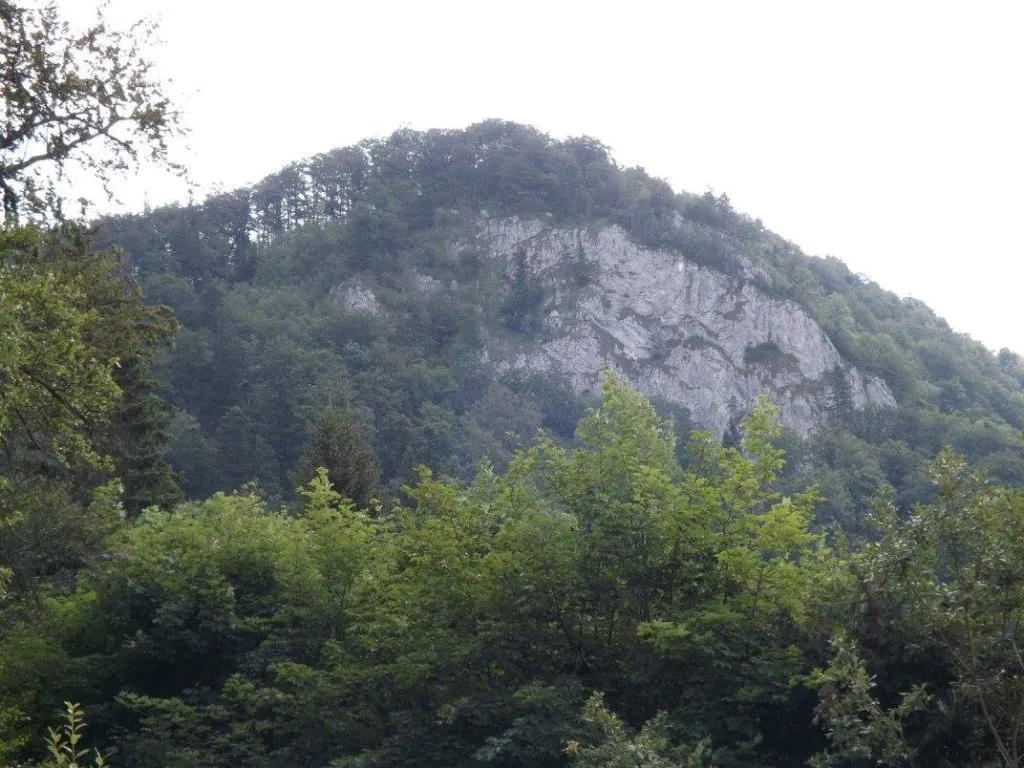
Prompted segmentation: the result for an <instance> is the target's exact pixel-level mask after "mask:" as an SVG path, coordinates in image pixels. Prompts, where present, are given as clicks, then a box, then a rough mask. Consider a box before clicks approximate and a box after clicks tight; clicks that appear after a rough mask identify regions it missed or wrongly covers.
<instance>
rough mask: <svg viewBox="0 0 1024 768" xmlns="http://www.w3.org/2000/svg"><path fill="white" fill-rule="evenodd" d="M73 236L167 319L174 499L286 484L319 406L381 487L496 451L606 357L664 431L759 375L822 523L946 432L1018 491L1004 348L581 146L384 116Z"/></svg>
mask: <svg viewBox="0 0 1024 768" xmlns="http://www.w3.org/2000/svg"><path fill="white" fill-rule="evenodd" d="M99 237H100V240H101V243H104V242H109V243H116V244H118V245H120V246H121V247H122V248H124V250H125V251H126V253H127V255H128V258H129V260H130V263H131V264H132V265H133V267H134V268H135V269H136V270H137V271H138V274H139V276H140V278H141V280H142V282H143V284H144V286H145V290H146V293H147V296H148V297H149V298H150V300H153V301H158V302H163V303H167V304H169V305H170V306H172V307H173V308H174V309H175V311H176V313H177V314H178V317H179V318H180V319H181V321H182V323H183V325H184V329H183V330H182V332H181V333H180V334H179V338H178V345H177V348H176V350H175V351H174V353H173V354H171V355H170V356H169V357H168V358H167V359H166V360H165V361H163V363H162V365H161V366H160V368H159V370H158V373H159V374H160V375H161V377H162V378H163V380H164V381H165V382H166V397H167V399H168V400H169V401H170V402H171V404H172V405H173V406H175V407H176V408H177V409H178V411H177V416H176V419H175V422H174V425H173V434H174V445H173V446H172V458H173V459H174V460H175V462H176V465H177V467H178V469H179V470H180V471H182V472H183V473H184V475H185V480H186V489H187V490H188V492H189V493H191V494H193V495H197V496H198V495H203V494H206V493H208V492H210V491H212V490H214V489H218V488H230V487H234V486H237V485H239V484H241V483H243V482H246V481H248V480H252V479H257V480H258V481H259V482H260V483H261V485H262V486H263V487H264V489H265V490H266V491H267V492H268V493H269V494H271V495H272V496H278V495H287V493H288V490H289V489H290V488H291V487H293V486H294V484H295V482H296V481H297V480H298V479H300V478H298V477H297V476H296V474H295V470H296V468H297V467H298V466H300V464H301V462H300V459H301V456H302V453H303V451H304V449H305V446H306V445H307V444H308V430H309V428H310V425H312V424H315V423H316V422H317V421H318V419H319V417H320V415H321V414H322V413H323V412H324V411H325V410H326V409H329V408H333V407H342V408H344V409H345V411H346V413H347V414H348V415H349V417H350V418H351V419H352V420H353V421H354V422H356V423H357V424H358V425H359V427H360V429H361V431H362V434H364V435H365V437H366V440H367V441H368V442H369V443H370V444H371V445H372V446H373V449H374V450H375V452H376V455H377V457H378V459H379V463H380V468H381V471H382V476H383V478H384V480H385V481H386V482H390V483H397V482H400V481H401V480H403V479H404V478H407V477H409V472H410V470H411V468H412V467H413V466H414V465H416V464H419V463H422V464H426V465H428V466H431V467H433V468H434V469H436V470H439V471H442V472H447V473H450V474H455V475H466V474H468V473H469V472H471V471H472V468H473V467H474V466H475V465H476V463H477V462H478V461H479V460H480V459H481V458H482V457H490V458H491V459H492V460H493V461H495V462H497V463H499V464H501V463H502V462H503V461H505V460H506V459H507V458H508V456H509V455H510V453H511V451H513V450H514V449H515V448H516V447H517V446H518V445H521V444H522V443H523V441H524V440H529V439H530V437H531V436H532V434H533V433H534V432H535V430H536V429H537V428H538V427H542V428H545V429H547V430H549V431H551V432H552V433H554V434H555V435H556V436H558V437H560V438H562V439H569V438H571V432H572V425H574V424H575V422H576V420H577V419H578V417H579V415H580V414H581V413H582V409H583V407H584V405H585V403H586V402H587V393H588V391H590V390H592V389H593V386H594V384H595V382H596V379H597V377H598V375H599V372H600V370H601V369H602V367H603V366H605V365H608V366H611V367H612V368H614V369H616V370H618V371H619V372H621V373H622V374H623V375H625V376H626V377H627V378H629V380H630V381H632V382H633V383H634V384H635V385H636V386H638V387H639V388H640V389H642V390H643V391H645V392H647V393H649V394H651V395H654V396H655V400H656V402H658V403H659V404H660V407H662V409H663V411H665V412H666V413H669V414H670V415H673V416H674V417H675V418H676V422H677V428H678V429H679V431H680V432H685V431H687V430H688V429H690V428H691V426H693V425H696V426H699V427H703V428H707V429H710V430H711V431H712V432H714V433H716V434H718V435H723V436H724V437H725V438H726V439H727V440H729V439H730V438H731V432H732V431H733V430H734V427H735V424H736V423H737V421H738V419H739V418H742V416H743V415H744V414H745V413H746V411H747V410H748V409H749V407H750V404H751V403H752V401H753V398H754V397H755V396H756V395H757V394H758V393H759V392H761V391H765V392H767V393H768V394H769V395H770V396H771V397H773V398H774V399H775V400H777V401H778V402H779V403H780V405H782V407H783V416H784V420H785V422H786V424H787V425H788V426H789V427H790V428H791V431H792V435H793V437H792V439H791V440H789V443H788V448H789V452H790V457H791V460H790V464H789V472H790V474H791V477H792V478H793V480H794V482H796V481H800V482H804V481H806V480H808V479H810V480H815V481H817V482H819V483H820V485H821V486H822V490H823V492H824V494H825V496H826V499H827V501H826V503H825V504H824V505H823V507H822V509H821V515H822V517H823V519H825V520H838V521H840V522H843V523H846V524H848V525H853V524H854V523H855V521H856V518H857V516H858V515H859V512H860V510H861V509H862V508H863V504H864V502H865V498H866V496H867V495H869V494H870V493H871V492H873V489H874V488H876V487H877V486H878V485H879V484H880V483H886V482H887V483H890V484H892V485H893V486H894V487H895V488H896V490H897V493H898V498H899V500H900V501H901V502H902V503H904V504H908V503H911V502H912V501H915V500H918V499H920V498H923V497H924V496H925V495H926V494H927V484H926V483H925V481H924V478H923V476H922V474H921V471H920V466H921V460H922V459H923V458H925V457H927V456H930V455H933V454H934V453H935V452H936V451H937V450H938V449H939V448H940V447H941V446H942V445H943V444H947V443H948V444H952V445H953V446H954V447H955V448H957V449H958V450H961V451H964V452H965V453H967V454H968V456H969V457H970V458H972V459H973V460H975V461H979V462H980V463H981V464H983V465H984V466H987V467H988V468H989V469H990V470H991V471H992V472H993V473H994V474H996V475H997V476H998V477H999V478H1000V479H1001V480H1003V481H1006V482H1010V483H1018V484H1019V483H1022V482H1024V457H1022V452H1021V448H1020V444H1019V442H1018V439H1017V435H1018V433H1019V431H1020V430H1021V428H1024V396H1022V394H1021V385H1022V382H1024V366H1022V364H1021V360H1020V358H1019V357H1018V356H1017V355H1015V354H1013V353H1011V352H1009V351H1005V350H1004V351H1003V352H1001V353H1000V354H999V355H998V356H993V355H992V354H991V353H989V352H988V351H987V350H986V349H985V348H984V347H983V346H981V345H980V344H978V343H976V342H973V341H972V340H970V339H969V338H968V337H966V336H963V335H960V334H955V333H953V332H952V331H951V330H950V329H949V327H948V325H947V324H946V323H944V322H943V321H942V320H941V319H939V318H938V317H936V316H935V315H934V313H932V312H931V311H930V310H929V309H928V308H927V307H926V306H924V305H923V304H921V303H920V302H917V301H915V300H912V299H901V298H899V297H897V296H895V295H893V294H891V293H888V292H886V291H884V290H882V289H881V288H880V287H878V286H877V285H876V284H874V283H872V282H871V281H869V280H867V279H865V278H863V277H862V276H858V275H853V274H852V273H850V272H849V270H848V269H847V268H846V267H845V266H844V265H842V264H841V263H840V262H838V261H836V260H835V259H816V258H813V257H808V256H805V255H804V254H802V253H801V252H800V251H799V249H798V248H797V247H796V246H794V245H793V244H791V243H788V242H786V241H785V240H783V239H782V238H780V237H778V236H776V235H774V234H772V233H771V232H769V231H767V230H765V229H764V228H763V226H761V224H760V222H759V221H755V220H751V219H750V218H748V217H746V216H743V215H741V214H738V213H736V212H735V211H734V210H733V209H732V207H731V206H730V205H729V201H728V199H727V198H726V197H725V196H724V195H723V196H719V197H716V196H714V195H712V194H710V193H707V194H705V195H703V196H695V195H691V194H687V193H679V194H676V193H675V192H673V191H672V190H671V188H670V187H669V186H668V185H667V184H665V183H664V182H662V181H660V180H658V179H656V178H652V177H651V176H649V175H648V174H646V173H645V172H644V171H643V170H641V169H623V168H620V167H619V166H617V165H616V164H615V163H614V161H613V160H612V159H611V158H610V156H609V154H608V151H607V149H606V148H605V147H604V146H603V145H601V144H600V143H599V142H597V141H595V140H593V139H589V138H577V139H570V140H567V141H555V140H553V139H551V138H550V137H548V136H546V135H544V134H542V133H540V132H538V131H536V130H534V129H532V128H529V127H525V126H521V125H517V124H514V123H502V122H498V121H490V122H486V123H482V124H479V125H475V126H471V127H470V128H468V129H466V130H461V131H459V130H456V131H428V132H424V133H420V132H415V131H400V132H398V133H396V134H394V135H392V136H391V137H388V138H387V139H383V140H368V141H365V142H362V143H361V144H359V145H356V146H353V147H347V148H344V149H339V150H336V151H334V152H331V153H328V154H325V155H322V156H317V157H314V158H311V159H309V160H307V161H303V162H299V163H295V164H293V165H291V166H289V167H287V168H285V169H283V170H282V171H281V172H279V173H278V174H275V175H273V176H271V177H268V178H267V179H265V180H264V181H263V182H260V183H259V184H257V185H255V186H254V187H252V188H248V189H240V190H236V191H235V192H232V193H229V194H224V195H219V196H215V197H212V198H210V199H209V200H207V201H206V202H204V203H203V204H201V205H196V206H190V207H172V208H165V209H160V210H156V211H153V212H150V213H147V214H144V215H138V216H126V217H118V218H114V219H108V220H106V221H104V222H102V223H101V225H100V230H99ZM237 445H247V446H249V447H250V450H249V451H248V452H247V453H246V454H245V455H243V456H239V455H238V454H237V452H236V451H233V450H231V449H232V448H233V447H235V446H237Z"/></svg>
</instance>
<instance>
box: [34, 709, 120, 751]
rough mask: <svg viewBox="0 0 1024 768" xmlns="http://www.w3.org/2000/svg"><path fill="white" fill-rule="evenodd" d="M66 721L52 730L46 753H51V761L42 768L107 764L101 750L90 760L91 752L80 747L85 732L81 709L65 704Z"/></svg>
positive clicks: (49, 733) (49, 732)
mask: <svg viewBox="0 0 1024 768" xmlns="http://www.w3.org/2000/svg"><path fill="white" fill-rule="evenodd" d="M64 708H65V712H64V715H65V721H64V723H62V724H61V725H60V726H59V727H57V728H50V729H49V730H48V732H47V733H48V736H49V738H48V739H47V743H46V751H47V752H49V753H50V757H51V759H50V760H48V761H47V762H45V763H43V764H42V765H41V768H51V766H52V767H53V768H85V766H87V765H94V766H96V768H102V766H105V765H106V764H107V763H106V761H105V760H104V759H103V755H101V754H100V752H99V750H93V752H92V758H93V759H92V760H91V761H90V760H88V758H89V756H90V755H89V750H87V749H82V748H80V747H79V743H80V742H81V740H82V732H83V731H84V730H85V725H86V723H85V719H84V713H83V712H82V710H81V708H80V707H79V706H78V705H77V704H74V703H72V702H70V701H65V702H64Z"/></svg>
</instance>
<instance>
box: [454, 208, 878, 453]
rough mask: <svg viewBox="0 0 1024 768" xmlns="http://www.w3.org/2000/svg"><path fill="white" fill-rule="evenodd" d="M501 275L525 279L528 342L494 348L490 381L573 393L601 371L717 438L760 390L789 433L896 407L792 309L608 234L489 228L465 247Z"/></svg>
mask: <svg viewBox="0 0 1024 768" xmlns="http://www.w3.org/2000/svg"><path fill="white" fill-rule="evenodd" d="M481 246H483V248H484V249H485V250H486V251H487V252H488V253H489V254H490V256H491V257H492V258H493V259H497V260H499V263H501V262H503V263H504V269H505V272H506V277H507V280H508V284H509V285H510V286H512V285H514V284H515V281H516V279H517V277H520V278H525V277H527V276H525V275H518V270H523V269H525V270H527V271H528V273H529V275H528V278H529V281H530V282H531V284H534V285H536V284H539V285H541V286H543V288H544V294H543V298H542V299H541V300H540V302H539V304H538V307H537V308H536V311H537V313H538V316H539V318H540V325H541V327H542V331H541V332H540V334H539V338H538V337H536V336H533V337H526V336H525V335H524V336H521V337H518V338H517V337H516V336H514V335H510V336H508V337H505V336H502V337H495V338H493V339H491V340H489V342H488V345H487V348H486V350H485V354H486V355H487V357H488V359H490V360H491V361H492V362H494V363H495V364H497V365H498V366H499V367H500V368H502V369H506V370H507V369H519V370H525V371H551V372H555V373H558V374H561V375H564V376H566V377H568V379H569V380H570V381H571V382H572V384H573V386H574V387H575V388H576V389H577V390H578V391H587V390H592V389H593V388H595V387H596V386H597V385H598V382H599V381H600V378H601V373H602V370H603V368H604V367H606V366H608V367H611V368H612V369H613V370H615V371H616V372H617V373H619V374H620V375H622V376H624V377H625V378H626V379H627V380H628V381H629V382H630V383H631V384H632V385H633V386H634V387H636V388H637V389H638V390H640V391H642V392H644V393H645V394H648V395H652V396H657V397H662V398H665V399H667V400H670V401H674V402H678V403H681V404H683V405H684V406H686V407H687V408H688V409H689V411H690V413H691V415H692V417H693V419H694V421H695V422H696V423H698V424H700V425H701V426H702V427H704V428H706V429H709V430H710V431H712V432H713V433H715V434H717V435H722V434H724V433H725V432H726V431H727V430H728V429H729V428H730V426H731V425H734V424H735V423H737V421H738V420H739V419H741V418H742V417H743V416H744V415H745V414H746V413H747V412H748V411H749V410H750V408H751V406H752V405H753V404H754V401H755V400H756V398H757V396H758V395H759V394H761V393H763V392H766V393H768V394H769V395H770V397H771V399H772V400H773V401H774V402H776V403H777V404H778V405H779V406H780V408H781V418H782V421H783V423H784V424H785V425H786V426H787V427H789V428H791V429H793V430H795V431H796V432H797V433H799V434H801V435H806V434H808V433H809V432H811V431H812V430H814V429H815V428H817V427H819V426H821V425H822V424H823V423H824V422H825V420H826V419H827V418H828V413H829V411H830V408H833V407H835V406H836V404H837V403H839V404H845V406H846V407H853V408H863V407H865V406H867V405H880V406H886V407H895V405H896V402H895V400H894V398H893V396H892V393H891V392H890V390H889V387H888V386H887V385H886V384H885V382H884V381H882V380H881V379H879V378H876V377H872V376H868V375H865V374H864V373H862V372H861V371H858V370H857V369H855V368H851V367H849V366H848V365H846V363H845V362H844V361H843V359H842V358H841V357H840V355H839V353H838V352H837V351H836V348H835V346H833V344H832V342H831V341H829V339H828V337H827V336H826V335H825V333H824V332H823V331H822V329H821V328H820V327H819V326H818V324H817V323H816V322H815V321H814V320H813V318H811V316H810V315H809V314H808V313H807V312H806V311H804V310H803V309H802V308H801V307H800V306H799V305H797V304H795V303H793V302H791V301H786V300H782V299H779V298H776V297H774V296H771V295H769V294H768V293H766V292H765V291H763V290H761V289H760V288H758V287H756V286H755V285H754V284H753V283H752V282H751V278H752V277H753V276H754V270H756V267H755V266H753V265H750V266H749V267H745V268H744V270H743V273H742V274H740V275H737V276H730V275H726V274H722V273H720V272H717V271H715V270H712V269H710V268H707V267H704V266H701V265H699V264H697V263H695V262H693V261H691V260H689V259H687V258H685V257H684V256H683V255H681V254H679V253H670V252H666V251H658V250H651V249H648V248H643V247H641V246H638V245H637V244H636V243H634V242H633V241H631V240H630V239H629V238H628V237H627V235H626V234H625V232H623V231H622V230H621V229H619V228H617V227H606V228H603V229H600V230H596V231H588V230H566V229H554V228H549V227H547V226H545V224H544V223H543V222H541V221H537V220H521V219H515V218H513V219H501V220H489V221H487V222H486V223H485V225H484V226H483V229H482V231H481V233H480V234H479V236H478V237H477V239H476V242H474V243H471V244H467V245H466V247H474V248H480V247H481Z"/></svg>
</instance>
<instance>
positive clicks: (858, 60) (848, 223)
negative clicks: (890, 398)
mask: <svg viewBox="0 0 1024 768" xmlns="http://www.w3.org/2000/svg"><path fill="white" fill-rule="evenodd" d="M62 4H63V6H64V8H65V10H66V12H68V13H70V14H73V15H76V16H77V15H78V14H82V13H83V12H84V10H85V9H86V8H87V7H91V6H94V2H93V0H63V3H62ZM108 13H109V15H110V16H111V17H113V18H114V19H120V20H127V19H131V18H135V17H138V16H140V15H156V16H158V17H160V18H161V37H162V39H163V44H162V46H161V47H160V48H158V49H157V50H155V51H154V53H153V57H154V59H155V60H156V62H157V64H158V66H159V70H160V72H161V73H162V74H163V75H164V76H166V77H169V78H172V79H173V80H174V89H173V90H174V92H175V93H176V94H177V95H178V102H179V103H180V104H181V106H182V109H183V111H184V113H185V121H186V123H187V125H188V126H189V127H190V129H191V136H190V138H189V140H188V143H189V149H188V150H187V151H184V150H183V152H184V155H183V159H184V160H185V161H186V162H187V163H188V164H189V166H190V167H191V169H192V174H193V177H194V179H195V181H196V182H198V183H199V185H200V188H201V189H202V190H204V191H209V190H210V189H211V188H212V187H213V185H215V184H219V185H220V186H222V187H224V188H228V189H230V188H232V187H235V186H238V185H240V184H245V183H250V182H254V181H257V180H258V179H260V178H262V177H263V176H264V175H266V174H267V173H270V172H272V171H274V170H276V169H278V168H279V167H281V166H282V165H284V164H286V163H288V162H290V161H292V160H297V159H300V158H302V157H305V156H307V155H310V154H313V153H316V152H322V151H324V150H327V149H330V148H333V147H338V146H344V145H347V144H351V143H354V142H356V141H358V140H360V139H363V138H366V137H369V136H384V135H387V134H389V133H390V132H391V131H393V130H395V129H396V128H399V127H403V126H409V127H412V128H417V129H426V128H435V127H447V128H456V127H465V126H466V125H468V124H470V123H473V122H477V121H479V120H483V119H486V118H490V117H498V118H503V119H509V120H515V121H519V122H524V123H530V124H533V125H535V126H537V127H538V128H540V129H542V130H544V131H547V132H549V133H551V134H552V135H554V136H556V137H565V136H568V135H579V134H588V135H590V136H593V137H595V138H597V139H600V140H601V141H603V142H604V143H605V144H607V145H609V146H610V147H611V148H612V150H613V153H614V156H615V157H616V159H617V160H618V161H619V163H620V164H624V165H642V166H643V167H645V168H646V169H647V170H648V171H649V172H650V173H651V174H653V175H655V176H661V177H663V178H665V179H667V180H668V181H669V182H670V183H671V184H672V186H673V187H675V188H676V189H677V190H678V189H685V190H689V191H691V192H702V191H704V190H705V189H707V188H709V187H710V188H713V189H714V190H715V191H716V192H725V193H727V194H728V195H729V197H730V199H731V200H732V202H733V205H734V206H735V207H736V208H738V209H739V210H741V211H744V212H745V213H748V214H750V215H751V216H754V217H758V218H760V219H761V220H762V221H763V222H764V223H765V225H766V226H767V227H769V228H770V229H773V230H775V231H776V232H778V233H780V234H782V235H783V236H785V237H787V238H788V239H790V240H792V241H794V242H795V243H797V244H798V245H799V246H801V247H802V248H803V249H804V250H805V251H806V252H808V253H812V254H816V255H826V254H831V255H834V256H837V257H839V258H840V259H842V260H843V261H845V262H846V263H847V264H848V265H849V266H850V268H851V269H853V270H854V271H856V272H862V273H864V274H866V275H867V276H869V277H870V278H872V279H873V280H876V281H877V282H878V283H880V284H881V285H882V286H883V287H885V288H887V289H889V290H892V291H895V292H896V293H898V294H900V295H912V296H915V297H917V298H920V299H922V300H924V301H925V302H927V303H928V304H929V305H931V306H932V307H933V308H934V309H935V310H936V311H937V312H938V313H939V314H940V315H942V316H944V317H945V318H946V319H947V320H949V322H950V323H951V324H952V325H953V327H954V328H956V329H957V330H960V331H964V332H966V333H969V334H971V335H972V336H973V337H974V338H976V339H979V340H981V341H983V342H984V343H985V344H987V345H988V346H989V347H991V348H993V349H998V348H1000V347H1003V346H1008V347H1010V348H1012V349H1015V350H1016V351H1019V352H1022V353H1024V323H1022V322H1021V319H1022V317H1024V300H1022V298H1021V284H1022V279H1021V278H1022V277H1024V246H1022V239H1021V232H1020V230H1021V226H1022V224H1024V215H1022V214H1024V185H1022V181H1024V149H1022V141H1024V103H1022V101H1024V100H1022V95H1024V88H1022V77H1024V45H1022V44H1021V41H1020V36H1021V32H1022V29H1024V26H1022V22H1024V3H1020V2H1009V1H1008V2H1002V3H985V2H971V3H967V2H960V3H955V4H954V3H945V2H936V1H935V0H932V2H920V3H917V2H904V1H901V2H892V1H891V0H889V1H888V2H874V3H873V2H865V1H864V0H861V1H860V2H857V3H843V4H839V3H830V2H820V0H819V1H816V2H722V1H721V0H717V1H712V0H702V1H701V2H659V3H654V2H638V1H637V0H632V1H631V2H619V3H614V4H612V3H608V4H601V3H595V2H593V0H591V1H590V2H561V1H559V0H547V1H546V2H532V1H529V0H517V2H505V3H495V2H487V1H486V0H476V2H445V1H443V0H430V2H423V1H422V0H418V1H412V2H396V1H394V0H392V1H388V0H365V1H363V0H359V1H358V2H357V1H356V0H340V1H337V0H336V1H335V2H326V1H325V0H321V1H319V2H318V1H317V0H289V1H288V2H276V3H261V2H242V1H241V0H111V3H110V9H109V11H108ZM183 194H184V193H183V190H182V189H181V187H180V186H178V185H176V184H175V183H173V182H170V181H168V180H167V179H165V178H150V177H148V176H147V177H146V189H145V193H144V195H143V192H142V190H141V189H140V184H139V183H138V182H137V181H136V182H134V183H126V185H125V186H124V187H123V188H122V195H123V196H124V197H125V199H126V202H128V203H129V205H130V206H132V207H135V208H141V207H142V204H143V202H144V201H143V196H145V197H147V198H148V200H149V202H150V203H151V204H158V203H161V202H165V201H167V200H170V199H174V198H180V197H181V196H182V195H183Z"/></svg>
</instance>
